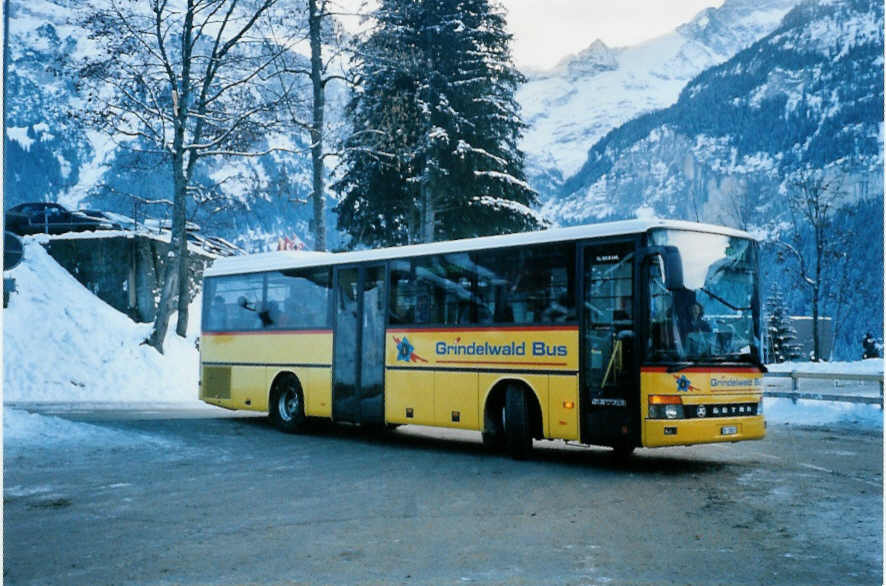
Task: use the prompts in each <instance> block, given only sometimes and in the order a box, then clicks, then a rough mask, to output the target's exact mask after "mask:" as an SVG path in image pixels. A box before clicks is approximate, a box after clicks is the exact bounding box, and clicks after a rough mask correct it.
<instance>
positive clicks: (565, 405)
mask: <svg viewBox="0 0 886 586" xmlns="http://www.w3.org/2000/svg"><path fill="white" fill-rule="evenodd" d="M563 408H564V409H575V402H574V401H563Z"/></svg>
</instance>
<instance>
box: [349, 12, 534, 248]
mask: <svg viewBox="0 0 886 586" xmlns="http://www.w3.org/2000/svg"><path fill="white" fill-rule="evenodd" d="M374 17H375V26H374V27H373V29H372V31H371V32H370V34H369V36H368V37H367V38H366V40H365V41H364V42H363V43H362V44H361V47H360V49H359V50H358V51H357V53H358V55H360V60H359V62H358V63H357V65H356V68H357V70H358V73H359V75H358V78H359V79H360V80H361V82H362V83H361V84H360V87H359V88H357V90H356V91H355V93H354V95H353V97H352V100H351V102H350V104H349V106H348V114H349V116H350V117H351V119H352V122H353V128H354V134H353V135H352V136H351V137H350V139H349V140H348V141H347V142H346V145H345V146H346V149H345V154H344V160H343V162H344V167H345V172H344V174H343V176H342V177H341V179H340V180H339V181H338V182H337V183H336V184H335V185H334V186H333V188H334V189H335V190H336V191H338V193H339V194H340V196H341V202H340V204H339V206H338V207H337V210H336V211H337V212H338V216H339V227H340V228H341V229H342V230H343V231H347V232H348V233H349V234H350V235H351V237H352V241H351V244H352V246H353V245H392V244H405V243H410V242H430V241H433V240H437V239H449V238H460V237H471V236H478V235H484V234H495V233H506V232H513V231H520V230H528V229H532V228H536V227H539V226H540V225H541V224H542V222H541V220H540V219H539V217H538V216H536V214H535V213H533V212H532V210H531V209H530V207H529V206H531V205H533V204H535V203H536V193H535V192H534V191H533V190H532V189H531V188H530V187H529V185H528V184H527V183H526V181H525V176H524V173H523V153H522V152H521V151H520V149H519V148H518V146H517V145H518V142H519V140H520V137H521V134H522V132H523V129H524V124H523V122H522V121H521V119H520V116H519V106H518V104H517V102H516V100H515V99H514V92H515V90H516V88H517V86H518V84H519V83H521V82H522V81H523V80H524V79H523V76H522V75H521V74H520V73H519V72H518V71H517V70H516V69H515V68H514V66H513V65H512V63H511V55H510V46H509V43H510V40H511V35H509V34H507V33H506V32H505V18H504V14H503V9H502V8H501V6H500V5H499V4H498V3H497V2H495V1H494V0H421V1H411V0H382V1H381V3H380V7H379V9H378V10H377V11H376V12H375V14H374Z"/></svg>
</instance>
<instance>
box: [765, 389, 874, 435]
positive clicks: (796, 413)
mask: <svg viewBox="0 0 886 586" xmlns="http://www.w3.org/2000/svg"><path fill="white" fill-rule="evenodd" d="M763 415H765V416H766V421H767V422H768V423H769V424H770V425H772V424H790V425H847V426H851V427H853V428H856V429H859V428H860V429H869V430H879V431H882V430H883V411H881V410H880V407H879V405H865V404H859V403H837V402H833V401H814V400H806V399H799V400H798V401H797V403H796V404H795V403H793V402H792V401H791V400H790V399H783V398H776V397H766V398H764V399H763Z"/></svg>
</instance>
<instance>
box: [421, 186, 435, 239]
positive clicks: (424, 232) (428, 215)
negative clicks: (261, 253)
mask: <svg viewBox="0 0 886 586" xmlns="http://www.w3.org/2000/svg"><path fill="white" fill-rule="evenodd" d="M432 196H433V194H432V193H431V185H430V180H429V179H428V177H427V172H425V177H423V178H422V181H421V241H422V242H433V241H434V205H433V201H432Z"/></svg>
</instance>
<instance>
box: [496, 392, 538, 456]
mask: <svg viewBox="0 0 886 586" xmlns="http://www.w3.org/2000/svg"><path fill="white" fill-rule="evenodd" d="M509 414H510V416H511V420H512V425H511V426H510V427H509V426H508V415H509ZM543 435H544V430H543V425H542V414H541V406H540V404H539V401H538V397H537V396H536V394H535V392H534V391H533V389H532V387H531V386H530V385H529V384H527V383H526V382H525V381H523V380H520V379H502V380H499V381H498V382H496V383H495V385H494V386H493V387H492V389H491V390H490V391H489V393H488V394H487V396H486V402H485V404H484V409H483V444H484V445H485V446H487V447H488V448H490V449H493V450H496V451H498V450H503V449H505V448H507V450H508V452H509V453H510V454H511V455H512V456H513V457H515V458H525V457H526V455H527V454H528V452H529V449H530V448H531V447H532V439H533V438H537V439H540V438H542V437H543Z"/></svg>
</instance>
